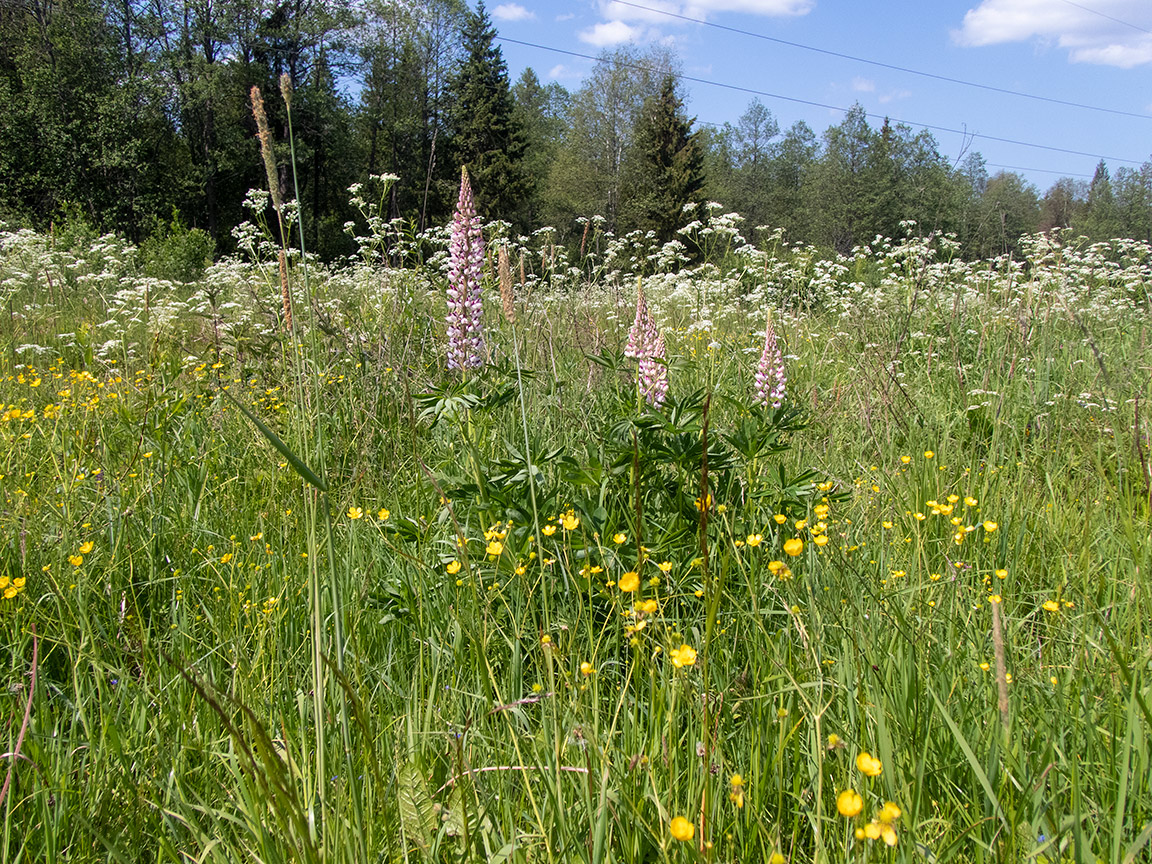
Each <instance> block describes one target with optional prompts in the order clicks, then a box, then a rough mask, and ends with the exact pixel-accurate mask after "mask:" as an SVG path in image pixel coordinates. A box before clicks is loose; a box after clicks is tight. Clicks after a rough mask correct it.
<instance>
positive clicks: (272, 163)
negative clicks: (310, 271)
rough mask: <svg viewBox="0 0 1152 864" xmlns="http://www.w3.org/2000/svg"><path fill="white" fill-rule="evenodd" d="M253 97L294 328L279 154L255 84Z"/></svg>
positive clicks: (287, 322)
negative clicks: (278, 230)
mask: <svg viewBox="0 0 1152 864" xmlns="http://www.w3.org/2000/svg"><path fill="white" fill-rule="evenodd" d="M287 77H288V76H287V75H284V76H281V78H280V88H281V92H282V93H285V96H284V101H285V103H286V104H287V105H289V106H291V104H292V84H291V80H290V79H289V81H288V83H287V91H285V89H284V88H285V78H287ZM250 95H251V97H252V114H253V116H254V117H255V118H256V137H257V138H259V139H260V154H261V155H262V156H263V157H264V171H265V172H266V173H267V175H268V192H269V193H270V194H271V195H272V206H273V208H274V209H275V210H276V224H277V226H278V227H279V229H280V255H279V263H280V302H281V304H283V306H284V326H285V327H287V328H288V330H291V329H292V295H291V293H290V292H289V290H288V256H287V254H286V252H285V250H284V245H285V243H286V237H285V233H284V200H283V197H282V196H281V195H280V177H279V175H278V174H277V171H276V156H275V154H274V153H273V152H272V129H271V127H269V125H268V114H267V113H266V112H265V111H264V97H263V96H262V95H260V88H259V87H253V88H252V90H251V91H250Z"/></svg>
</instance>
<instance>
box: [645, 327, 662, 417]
mask: <svg viewBox="0 0 1152 864" xmlns="http://www.w3.org/2000/svg"><path fill="white" fill-rule="evenodd" d="M649 320H651V319H649ZM652 329H653V330H655V329H656V324H655V322H652ZM665 357H666V353H665V349H664V337H663V336H661V335H660V334H659V333H657V334H656V340H655V343H654V344H653V346H652V348H651V355H650V356H648V357H643V358H641V360H640V370H639V371H640V392H641V394H643V396H644V398H645V399H647V400H648V402H649V404H651V405H652V406H654V407H656V408H659V407H660V406H661V405H662V404H663V403H664V400H665V398H667V396H668V366H667V364H666V363H665V362H664V360H665Z"/></svg>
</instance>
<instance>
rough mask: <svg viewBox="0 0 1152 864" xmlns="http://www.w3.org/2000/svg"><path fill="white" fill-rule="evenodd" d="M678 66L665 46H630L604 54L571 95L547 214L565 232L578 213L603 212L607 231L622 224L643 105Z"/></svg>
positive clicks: (552, 173) (546, 209) (549, 181)
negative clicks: (627, 170) (626, 175)
mask: <svg viewBox="0 0 1152 864" xmlns="http://www.w3.org/2000/svg"><path fill="white" fill-rule="evenodd" d="M677 68H678V62H677V60H676V57H675V55H674V54H673V53H672V52H671V51H670V50H668V49H667V48H665V47H663V46H653V47H651V48H649V49H648V50H647V51H645V52H641V51H640V50H639V49H637V48H635V47H632V46H626V47H624V48H619V49H617V50H615V51H611V52H609V51H605V52H603V53H602V54H601V55H600V58H599V60H598V61H597V63H596V65H595V67H593V69H592V74H591V75H589V76H588V78H587V80H586V81H585V82H584V86H582V87H581V88H580V89H579V90H578V91H577V92H576V93H575V94H574V95H573V97H572V101H571V106H570V110H569V115H568V117H569V126H568V133H567V135H566V137H565V141H564V147H563V148H562V149H561V151H560V153H559V154H558V157H557V159H556V162H555V163H554V165H553V166H552V170H551V171H550V172H549V176H548V188H547V193H546V194H547V204H546V206H545V213H546V215H547V216H548V218H549V221H550V223H551V224H552V225H554V226H556V227H557V228H559V229H560V230H561V232H562V235H563V233H564V232H566V231H567V230H569V229H570V228H571V227H572V223H573V220H574V219H575V218H576V217H578V216H593V215H597V214H598V215H601V216H603V217H604V218H605V222H606V227H607V229H608V230H610V231H615V230H617V228H618V227H620V226H619V220H620V209H621V203H622V200H623V199H624V198H625V197H626V195H624V193H623V189H622V183H623V169H624V160H625V155H626V154H627V153H628V152H629V150H630V148H631V146H632V140H633V136H634V134H635V130H636V122H637V118H638V117H639V115H640V109H641V107H642V106H643V105H644V102H645V100H646V99H648V97H650V96H655V95H656V94H657V93H659V91H660V82H661V81H662V80H663V78H664V77H665V76H666V75H668V74H673V75H674V74H675V73H676V70H677Z"/></svg>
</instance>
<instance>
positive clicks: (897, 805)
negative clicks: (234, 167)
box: [0, 178, 1152, 864]
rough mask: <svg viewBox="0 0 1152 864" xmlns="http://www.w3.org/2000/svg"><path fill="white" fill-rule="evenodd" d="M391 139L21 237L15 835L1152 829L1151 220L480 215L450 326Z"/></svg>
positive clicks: (4, 569) (438, 845)
mask: <svg viewBox="0 0 1152 864" xmlns="http://www.w3.org/2000/svg"><path fill="white" fill-rule="evenodd" d="M387 182H389V181H388V180H387V179H380V178H376V179H374V180H373V181H372V182H371V183H370V184H367V186H366V187H354V194H355V201H356V203H357V206H358V207H360V209H361V211H362V212H363V214H364V217H365V219H364V222H363V223H362V224H361V226H360V228H359V229H356V228H353V229H352V230H353V231H356V230H359V232H361V234H362V236H360V237H359V238H358V242H359V247H360V254H359V255H358V256H356V257H354V258H353V259H350V260H347V261H341V262H337V263H334V264H323V263H321V262H319V261H317V260H314V259H312V258H309V257H307V256H303V255H302V254H301V253H300V252H299V251H298V250H297V251H292V250H289V254H288V256H287V260H286V267H285V272H286V274H287V276H288V284H289V295H288V297H287V302H288V305H286V299H285V298H284V297H283V296H282V286H281V280H280V272H279V266H278V261H277V257H278V247H277V246H276V245H275V244H273V243H272V242H271V240H270V239H269V237H270V236H272V235H271V234H270V233H269V232H268V231H267V226H266V225H264V224H262V223H261V221H260V220H259V218H257V217H256V216H255V215H254V216H253V221H252V222H251V223H250V224H248V225H246V226H244V227H243V228H242V229H241V230H240V231H239V232H238V239H239V241H240V245H241V249H242V252H241V254H239V255H238V256H236V257H232V258H227V259H225V260H222V261H218V262H216V263H213V264H211V266H209V267H208V268H207V270H206V271H205V272H204V273H203V275H202V276H199V277H198V278H196V279H195V280H194V281H191V282H187V283H185V282H178V281H166V280H164V279H161V278H158V277H157V276H155V275H147V274H146V273H145V272H144V270H143V268H142V266H141V263H140V256H139V254H138V250H136V249H134V248H132V247H131V246H129V245H128V244H126V243H124V242H123V241H121V240H117V239H116V238H115V237H110V236H104V237H100V236H94V235H92V234H91V233H87V232H85V231H84V230H83V229H82V228H79V227H73V228H68V227H65V228H62V229H60V230H59V231H56V232H53V233H52V234H47V235H46V234H37V233H35V232H32V231H29V230H15V229H8V230H4V231H2V232H0V287H2V290H3V296H4V300H5V305H6V307H7V310H6V311H7V314H6V315H4V316H2V317H0V330H2V331H3V339H2V340H0V349H2V350H0V439H2V445H0V502H2V503H0V538H2V543H3V547H2V551H0V591H2V599H0V645H2V648H0V662H2V672H0V674H2V676H3V691H2V695H0V705H2V709H0V718H2V719H3V724H4V729H3V737H4V740H3V743H2V744H0V747H3V752H4V754H5V758H4V759H3V761H2V762H0V773H3V774H4V775H5V779H4V785H3V791H2V792H0V799H2V804H0V809H2V819H3V823H2V831H0V860H3V861H7V862H13V864H16V862H32V861H50V862H54V861H64V860H67V861H108V862H112V861H115V862H137V861H141V862H143V861H147V862H152V861H157V862H159V861H165V862H193V861H195V862H247V861H263V862H287V861H302V862H313V861H315V862H319V861H331V862H336V861H347V862H368V861H379V862H399V861H411V862H423V861H428V862H431V861H460V862H464V861H493V862H544V861H566V862H567V861H589V862H606V861H614V862H689V861H709V862H761V861H763V862H773V864H780V862H795V864H799V862H841V861H851V862H880V861H899V862H914V861H915V862H919V861H925V862H939V864H945V862H1001V861H1004V862H1075V864H1081V862H1096V861H1105V862H1109V864H1129V862H1137V861H1147V860H1148V858H1149V855H1150V854H1152V852H1150V849H1152V843H1150V839H1152V764H1150V758H1152V744H1150V742H1152V729H1150V724H1152V713H1150V708H1152V639H1150V636H1152V624H1150V622H1152V588H1150V583H1149V579H1148V572H1149V566H1150V564H1152V541H1150V536H1149V530H1150V529H1149V525H1150V518H1152V512H1150V508H1152V461H1150V460H1152V452H1150V450H1152V441H1150V437H1149V436H1150V431H1152V422H1150V421H1149V419H1148V413H1149V409H1148V403H1149V400H1150V399H1152V386H1150V384H1149V373H1150V371H1152V363H1150V362H1149V356H1150V354H1149V351H1148V348H1147V346H1146V328H1147V325H1148V322H1149V314H1150V312H1152V300H1150V298H1149V288H1150V286H1152V249H1150V248H1149V246H1148V245H1146V244H1141V243H1136V242H1132V241H1113V242H1108V243H1097V244H1094V245H1089V244H1088V243H1087V242H1086V241H1082V240H1077V239H1076V238H1074V237H1070V236H1061V235H1059V234H1058V233H1057V234H1053V235H1047V236H1036V237H1033V238H1031V239H1030V240H1029V241H1028V242H1027V243H1026V245H1025V249H1026V254H1025V255H1024V256H1023V257H1022V258H1021V259H1019V260H1013V259H1010V258H1008V257H1000V258H995V259H989V260H982V261H966V260H963V259H962V258H961V257H960V256H959V254H958V250H957V248H956V244H955V243H954V242H953V241H951V240H950V239H949V238H948V237H941V236H938V235H935V234H932V233H929V232H922V231H921V229H919V228H918V227H917V226H916V225H913V224H908V225H906V226H905V227H906V231H907V234H906V236H905V237H902V238H892V239H885V238H877V240H876V241H875V242H874V243H872V244H870V245H869V246H866V247H859V248H857V249H856V250H854V251H853V253H852V254H851V255H850V256H847V257H844V256H838V257H837V256H827V255H820V254H818V253H817V251H816V250H814V249H811V248H808V247H804V246H795V245H789V244H788V243H786V242H785V240H784V238H783V237H782V236H781V235H780V233H779V232H777V233H772V232H770V231H767V230H760V229H753V228H752V227H749V226H744V225H742V224H741V221H740V220H739V218H738V217H736V216H734V215H732V214H723V213H720V212H718V211H717V210H716V209H715V208H708V207H701V208H698V210H697V211H695V212H689V213H687V214H685V223H686V225H685V228H684V229H683V231H682V232H681V235H680V236H681V237H682V241H674V242H673V243H671V244H666V245H664V246H657V245H656V244H655V243H654V241H653V239H652V238H651V237H650V236H644V235H638V234H637V235H630V236H627V237H613V236H612V235H610V234H607V233H605V232H604V231H603V229H602V225H601V224H600V223H599V222H598V221H597V220H591V221H589V222H588V223H587V225H586V231H585V235H584V239H583V241H582V242H581V244H580V248H579V249H578V250H576V249H573V250H568V249H566V248H565V247H563V246H559V245H557V244H556V243H555V242H554V235H553V234H552V232H550V231H548V230H544V231H540V232H537V233H536V234H535V235H533V236H531V237H515V236H510V235H509V231H508V226H506V225H502V224H500V223H496V224H492V225H488V226H485V229H484V240H485V247H486V254H485V255H484V257H483V259H482V261H481V262H480V263H481V271H482V274H483V287H482V291H481V296H482V305H483V347H482V351H481V352H480V354H479V355H478V356H479V358H480V361H481V362H480V364H479V366H477V367H476V368H472V367H467V368H465V369H462V370H450V369H449V368H448V367H447V357H448V355H447V354H446V346H447V342H448V341H449V340H448V339H447V337H446V325H445V315H446V308H447V307H446V302H447V301H446V296H447V294H446V291H447V288H448V284H449V270H450V267H451V261H450V248H449V235H448V230H447V228H441V229H437V230H435V231H432V232H430V233H429V234H428V235H427V236H422V237H417V236H413V235H412V234H410V233H409V232H406V230H405V229H404V226H403V225H401V224H399V223H389V222H387V221H385V220H383V219H382V218H381V217H380V209H379V202H380V201H382V200H383V197H382V196H383V189H384V186H385V185H386V184H387ZM251 199H252V200H251V203H252V208H253V213H254V214H257V213H262V212H265V208H264V204H265V199H263V198H262V197H261V195H260V194H259V193H253V195H252V196H251ZM288 215H289V218H291V215H292V214H291V213H290V212H289V214H288ZM364 226H367V228H365V227H364ZM501 248H504V249H505V250H506V251H507V262H506V263H507V266H506V267H505V268H501V267H500V266H499V264H500V256H499V254H498V252H499V250H500V249H501ZM638 285H639V286H642V289H643V292H644V296H645V298H646V301H647V307H648V308H649V309H650V310H651V316H652V323H653V324H654V325H655V327H657V328H658V332H659V334H660V336H661V337H662V339H663V345H664V347H665V354H664V356H663V358H662V359H660V358H657V359H656V360H654V361H653V360H651V359H649V360H648V366H647V370H648V374H651V375H655V376H657V377H659V378H662V379H666V383H667V387H668V389H667V395H666V396H665V397H664V398H663V400H662V404H661V405H660V406H659V407H656V406H654V405H652V404H650V403H649V401H648V399H646V398H645V394H646V393H650V392H651V391H650V388H649V387H648V386H647V385H646V384H645V382H644V381H640V384H639V385H638V378H637V373H638V364H637V362H636V360H634V359H633V358H631V357H628V356H626V354H628V353H634V352H629V351H626V348H628V347H629V345H628V343H629V333H630V329H631V328H632V326H633V322H634V320H635V319H636V317H637V315H636V309H637V295H638ZM502 287H503V297H502V296H501V288H502ZM285 310H290V312H291V324H290V325H289V321H288V317H287V316H286V315H285ZM769 316H771V320H772V327H773V331H774V334H775V336H776V339H777V340H778V341H777V345H778V347H779V349H780V360H781V361H782V363H783V369H784V375H785V377H786V379H787V380H786V385H785V388H784V389H785V395H784V397H783V399H782V400H781V404H780V405H779V407H773V405H772V404H771V402H772V401H773V400H772V399H771V398H770V399H769V400H768V402H767V404H766V403H765V402H764V401H763V400H762V399H760V398H758V389H757V379H756V376H757V370H758V363H759V361H760V359H761V356H762V351H763V350H764V347H765V326H766V321H767V320H768V317H769ZM641 317H643V316H641ZM649 383H650V382H649Z"/></svg>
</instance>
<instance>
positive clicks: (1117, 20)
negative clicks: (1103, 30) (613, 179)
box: [617, 0, 1152, 34]
mask: <svg viewBox="0 0 1152 864" xmlns="http://www.w3.org/2000/svg"><path fill="white" fill-rule="evenodd" d="M617 2H619V0H617ZM1060 2H1061V3H1064V4H1065V5H1068V6H1075V7H1076V8H1077V9H1083V10H1084V11H1085V12H1091V13H1092V14H1093V15H1099V16H1100V17H1101V18H1107V19H1108V20H1109V21H1114V22H1115V23H1117V24H1123V25H1124V26H1125V27H1131V28H1132V29H1133V30H1139V31H1140V32H1141V33H1150V34H1152V30H1149V29H1147V28H1146V27H1141V26H1140V25H1139V24H1133V23H1132V22H1131V21H1124V20H1123V19H1121V18H1114V17H1113V16H1111V15H1109V14H1107V13H1106V12H1101V11H1100V10H1099V9H1089V8H1088V7H1087V6H1081V5H1080V4H1079V3H1073V2H1072V0H1060Z"/></svg>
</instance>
